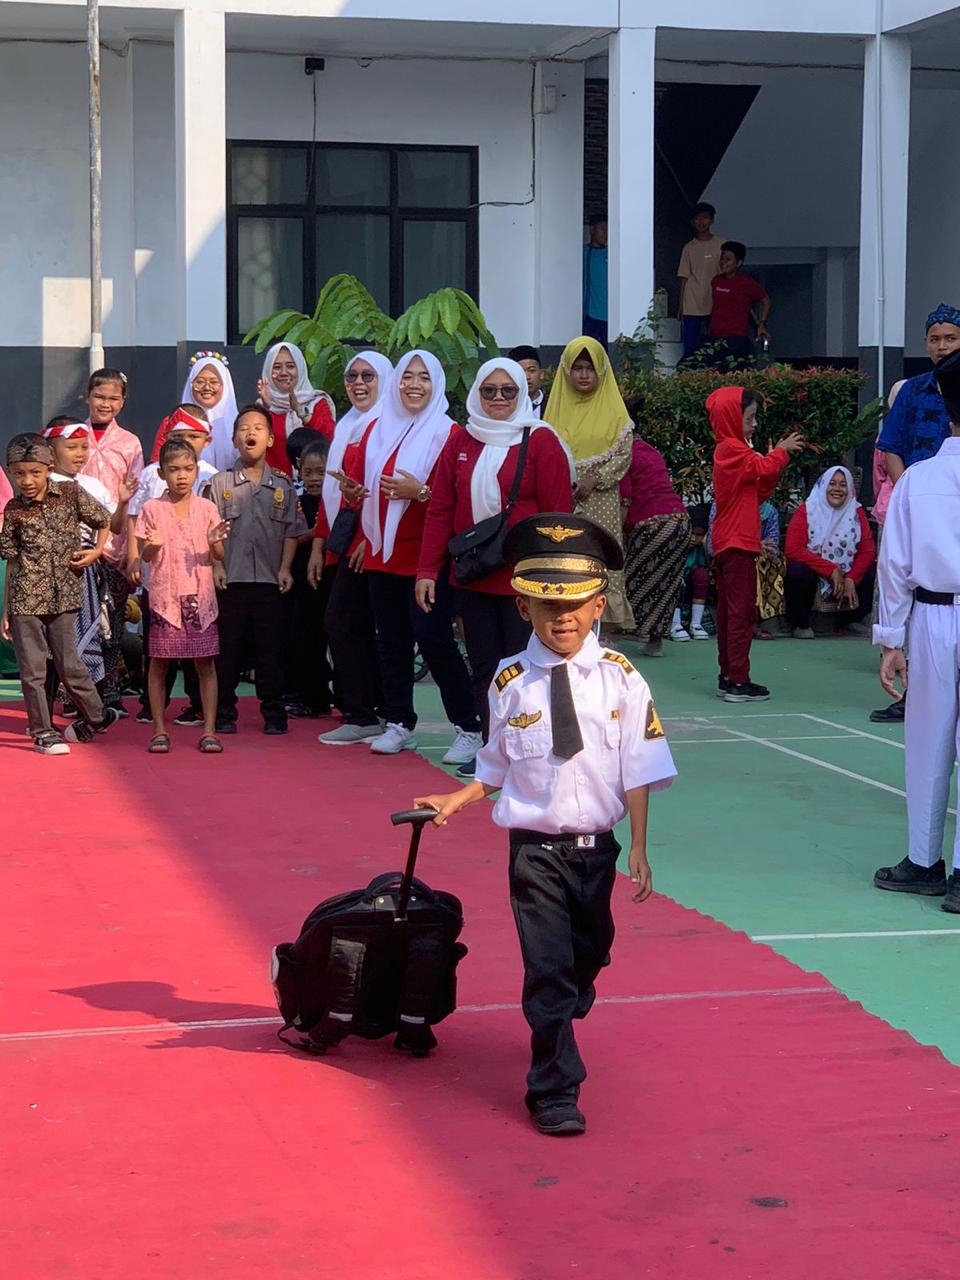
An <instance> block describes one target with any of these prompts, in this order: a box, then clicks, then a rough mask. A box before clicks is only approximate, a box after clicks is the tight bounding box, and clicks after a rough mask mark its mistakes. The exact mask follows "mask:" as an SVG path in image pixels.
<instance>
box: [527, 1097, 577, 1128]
mask: <svg viewBox="0 0 960 1280" xmlns="http://www.w3.org/2000/svg"><path fill="white" fill-rule="evenodd" d="M530 1115H531V1117H532V1119H533V1123H534V1124H535V1125H536V1127H537V1129H538V1131H539V1132H540V1133H544V1134H546V1135H547V1136H548V1137H551V1138H572V1137H575V1136H576V1135H578V1134H581V1133H584V1132H586V1128H587V1121H586V1117H585V1116H584V1114H583V1112H582V1111H581V1110H580V1108H579V1107H578V1106H577V1104H576V1103H575V1102H574V1101H573V1099H572V1098H539V1099H538V1100H537V1101H536V1102H535V1103H534V1104H533V1108H532V1110H531V1112H530Z"/></svg>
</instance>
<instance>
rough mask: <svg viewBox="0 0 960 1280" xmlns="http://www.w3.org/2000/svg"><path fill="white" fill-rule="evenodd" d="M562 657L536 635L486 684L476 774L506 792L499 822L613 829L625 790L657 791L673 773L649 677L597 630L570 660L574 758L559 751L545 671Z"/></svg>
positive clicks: (497, 811) (496, 813) (552, 829)
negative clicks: (579, 743) (486, 724)
mask: <svg viewBox="0 0 960 1280" xmlns="http://www.w3.org/2000/svg"><path fill="white" fill-rule="evenodd" d="M564 661H567V660H566V659H564V658H562V657H561V656H560V654H558V653H554V651H553V650H552V649H548V648H547V646H546V645H545V644H543V643H542V641H540V640H538V639H537V637H536V636H535V635H534V636H532V637H531V638H530V643H529V644H528V645H527V647H526V649H524V651H523V652H522V653H519V654H517V655H516V656H515V657H513V658H508V659H507V660H506V661H505V662H503V663H501V665H500V670H499V672H498V673H497V675H496V676H495V677H494V680H493V683H492V684H491V685H490V693H489V701H490V738H489V741H488V742H487V744H486V745H485V746H484V747H483V748H482V749H481V750H480V752H479V754H478V756H477V768H476V775H475V777H476V780H477V781H478V782H483V783H485V784H486V785H487V786H489V787H499V788H501V790H500V796H499V798H498V800H497V802H496V804H495V805H494V809H493V820H494V822H495V823H496V824H497V825H498V826H501V827H508V828H511V827H514V828H515V827H519V828H525V829H527V830H530V831H544V832H547V833H548V834H550V835H559V834H561V833H562V832H570V833H576V834H584V835H587V834H596V833H597V832H600V831H609V830H610V829H611V828H612V827H613V826H614V825H615V824H616V823H617V822H619V821H620V820H621V818H623V817H624V816H625V814H626V812H627V803H626V795H625V793H626V792H627V791H631V790H633V789H634V788H635V787H645V786H649V787H650V788H651V789H652V790H661V789H662V788H664V787H668V786H669V785H670V783H671V782H672V781H673V779H674V778H675V777H676V773H677V770H676V766H675V765H674V763H673V756H672V755H671V754H670V748H669V746H668V745H667V740H666V738H665V737H664V734H663V728H662V726H661V724H660V721H659V719H658V717H657V713H656V710H655V708H654V705H653V699H652V698H651V696H650V689H649V687H648V685H647V682H646V681H645V680H644V678H643V676H641V675H640V673H639V671H637V670H636V669H635V668H634V667H633V666H632V665H631V664H630V663H629V662H628V661H627V659H626V658H625V657H624V656H623V655H622V654H619V653H615V652H613V651H612V650H609V649H601V647H600V645H599V643H598V641H597V638H596V636H595V635H594V634H593V633H592V632H591V634H590V635H589V636H588V637H587V639H586V642H585V643H584V646H583V648H582V649H581V650H580V652H579V653H578V654H576V656H575V657H573V658H570V659H569V661H568V666H569V671H570V688H571V691H572V693H573V701H574V705H575V706H576V708H577V719H578V720H579V722H580V732H581V734H582V735H583V750H582V751H581V752H579V753H578V754H577V755H575V756H574V757H573V759H572V760H560V759H558V758H557V757H556V756H555V755H554V754H553V730H552V728H551V723H550V674H549V669H550V668H551V667H553V666H556V665H557V664H558V663H560V662H564Z"/></svg>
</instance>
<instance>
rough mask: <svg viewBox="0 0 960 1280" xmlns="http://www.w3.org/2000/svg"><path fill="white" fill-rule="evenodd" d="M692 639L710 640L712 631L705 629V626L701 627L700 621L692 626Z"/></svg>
mask: <svg viewBox="0 0 960 1280" xmlns="http://www.w3.org/2000/svg"><path fill="white" fill-rule="evenodd" d="M690 639H691V640H709V639H710V632H709V631H704V629H703V627H701V626H700V623H699V622H698V623H696V625H695V626H692V627H691V628H690Z"/></svg>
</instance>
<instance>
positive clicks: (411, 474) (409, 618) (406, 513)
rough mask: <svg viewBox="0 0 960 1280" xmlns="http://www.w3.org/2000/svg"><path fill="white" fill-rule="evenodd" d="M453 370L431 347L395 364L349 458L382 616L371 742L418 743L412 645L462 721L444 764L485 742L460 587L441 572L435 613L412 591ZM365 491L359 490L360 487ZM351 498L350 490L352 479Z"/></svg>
mask: <svg viewBox="0 0 960 1280" xmlns="http://www.w3.org/2000/svg"><path fill="white" fill-rule="evenodd" d="M445 388H446V379H445V378H444V373H443V369H442V367H441V365H440V361H439V360H438V359H437V358H436V356H434V355H431V353H430V352H429V351H410V352H408V353H407V355H405V356H403V357H402V358H401V360H400V361H399V362H398V363H397V367H396V371H395V373H394V375H393V378H392V379H391V381H390V385H389V387H388V388H387V391H386V394H385V395H384V398H383V404H382V406H381V411H380V416H379V418H378V419H377V421H376V422H375V423H374V424H373V425H372V426H370V427H368V428H367V430H366V432H365V433H364V436H363V438H362V440H361V441H360V444H359V445H358V446H357V449H356V452H355V454H354V455H353V456H352V457H351V458H349V459H347V458H345V459H344V471H345V473H346V475H347V477H348V478H349V480H352V481H354V483H355V484H356V485H362V486H363V490H362V492H363V498H362V500H363V506H362V509H361V517H360V523H361V527H362V529H363V536H364V538H365V539H366V542H367V546H368V551H367V554H366V557H365V560H364V576H365V577H366V579H367V587H368V589H369V591H370V603H371V605H372V606H373V616H374V620H375V622H376V625H377V653H378V656H379V660H380V679H381V681H382V684H383V698H384V713H385V715H386V721H387V725H386V729H385V731H384V732H383V733H382V734H381V735H380V737H379V738H376V739H374V741H373V742H371V744H370V750H371V751H373V752H375V753H376V754H377V755H395V754H396V753H397V752H398V751H407V750H409V749H411V748H412V747H415V746H416V745H417V740H416V738H415V737H414V733H413V730H414V728H415V727H416V723H417V713H416V711H415V709H414V705H413V685H414V679H413V674H414V656H415V649H416V648H419V649H420V653H421V655H422V656H423V659H424V661H425V662H426V664H427V666H428V668H429V670H430V674H431V675H432V676H433V678H434V680H435V681H436V683H437V687H438V688H439V690H440V697H441V700H442V702H443V709H444V711H445V712H446V713H447V717H448V719H449V720H450V723H451V724H452V725H453V726H454V727H455V729H456V737H455V738H454V741H453V744H452V746H451V747H450V749H449V750H448V751H447V753H446V755H445V756H444V757H443V762H444V764H464V763H465V762H466V761H468V760H472V759H473V757H474V756H475V755H476V753H477V750H478V749H479V747H480V745H481V741H482V739H481V736H480V720H479V718H478V716H477V713H476V711H475V709H474V706H473V693H472V691H471V688H470V676H469V675H468V673H467V668H466V664H465V663H464V661H463V656H462V654H461V653H460V648H459V646H458V644H457V641H456V637H455V636H454V632H453V590H452V588H451V587H450V586H449V583H447V581H446V576H445V575H443V576H442V577H441V578H440V580H439V581H438V583H437V593H436V602H435V605H434V607H433V609H432V610H431V611H430V613H424V612H423V610H422V609H418V608H417V605H416V601H415V599H414V583H415V581H416V572H417V561H418V560H419V558H420V544H421V542H422V540H423V525H424V520H425V518H426V514H427V506H426V504H427V503H428V502H429V500H430V493H431V488H432V485H433V479H434V471H435V468H436V465H437V459H438V458H439V457H440V453H441V451H442V449H443V447H444V445H445V444H446V442H447V439H448V437H449V436H450V433H451V432H452V431H453V430H455V428H456V424H455V423H454V422H453V420H452V419H451V418H449V417H448V416H447V409H448V407H449V406H448V403H447V394H446V389H445ZM357 492H359V491H357ZM347 496H348V498H349V496H350V493H349V486H348V495H347Z"/></svg>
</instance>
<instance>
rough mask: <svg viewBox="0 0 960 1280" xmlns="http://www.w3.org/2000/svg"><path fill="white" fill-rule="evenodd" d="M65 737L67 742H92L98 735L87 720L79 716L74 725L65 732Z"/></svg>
mask: <svg viewBox="0 0 960 1280" xmlns="http://www.w3.org/2000/svg"><path fill="white" fill-rule="evenodd" d="M63 736H64V738H65V739H66V741H67V742H92V741H93V740H94V738H95V737H96V736H97V733H96V730H95V729H94V728H93V726H92V725H89V724H87V722H86V720H83V719H81V718H80V717H79V716H78V717H77V719H76V720H74V722H73V724H68V725H67V727H66V728H65V729H64V731H63Z"/></svg>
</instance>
